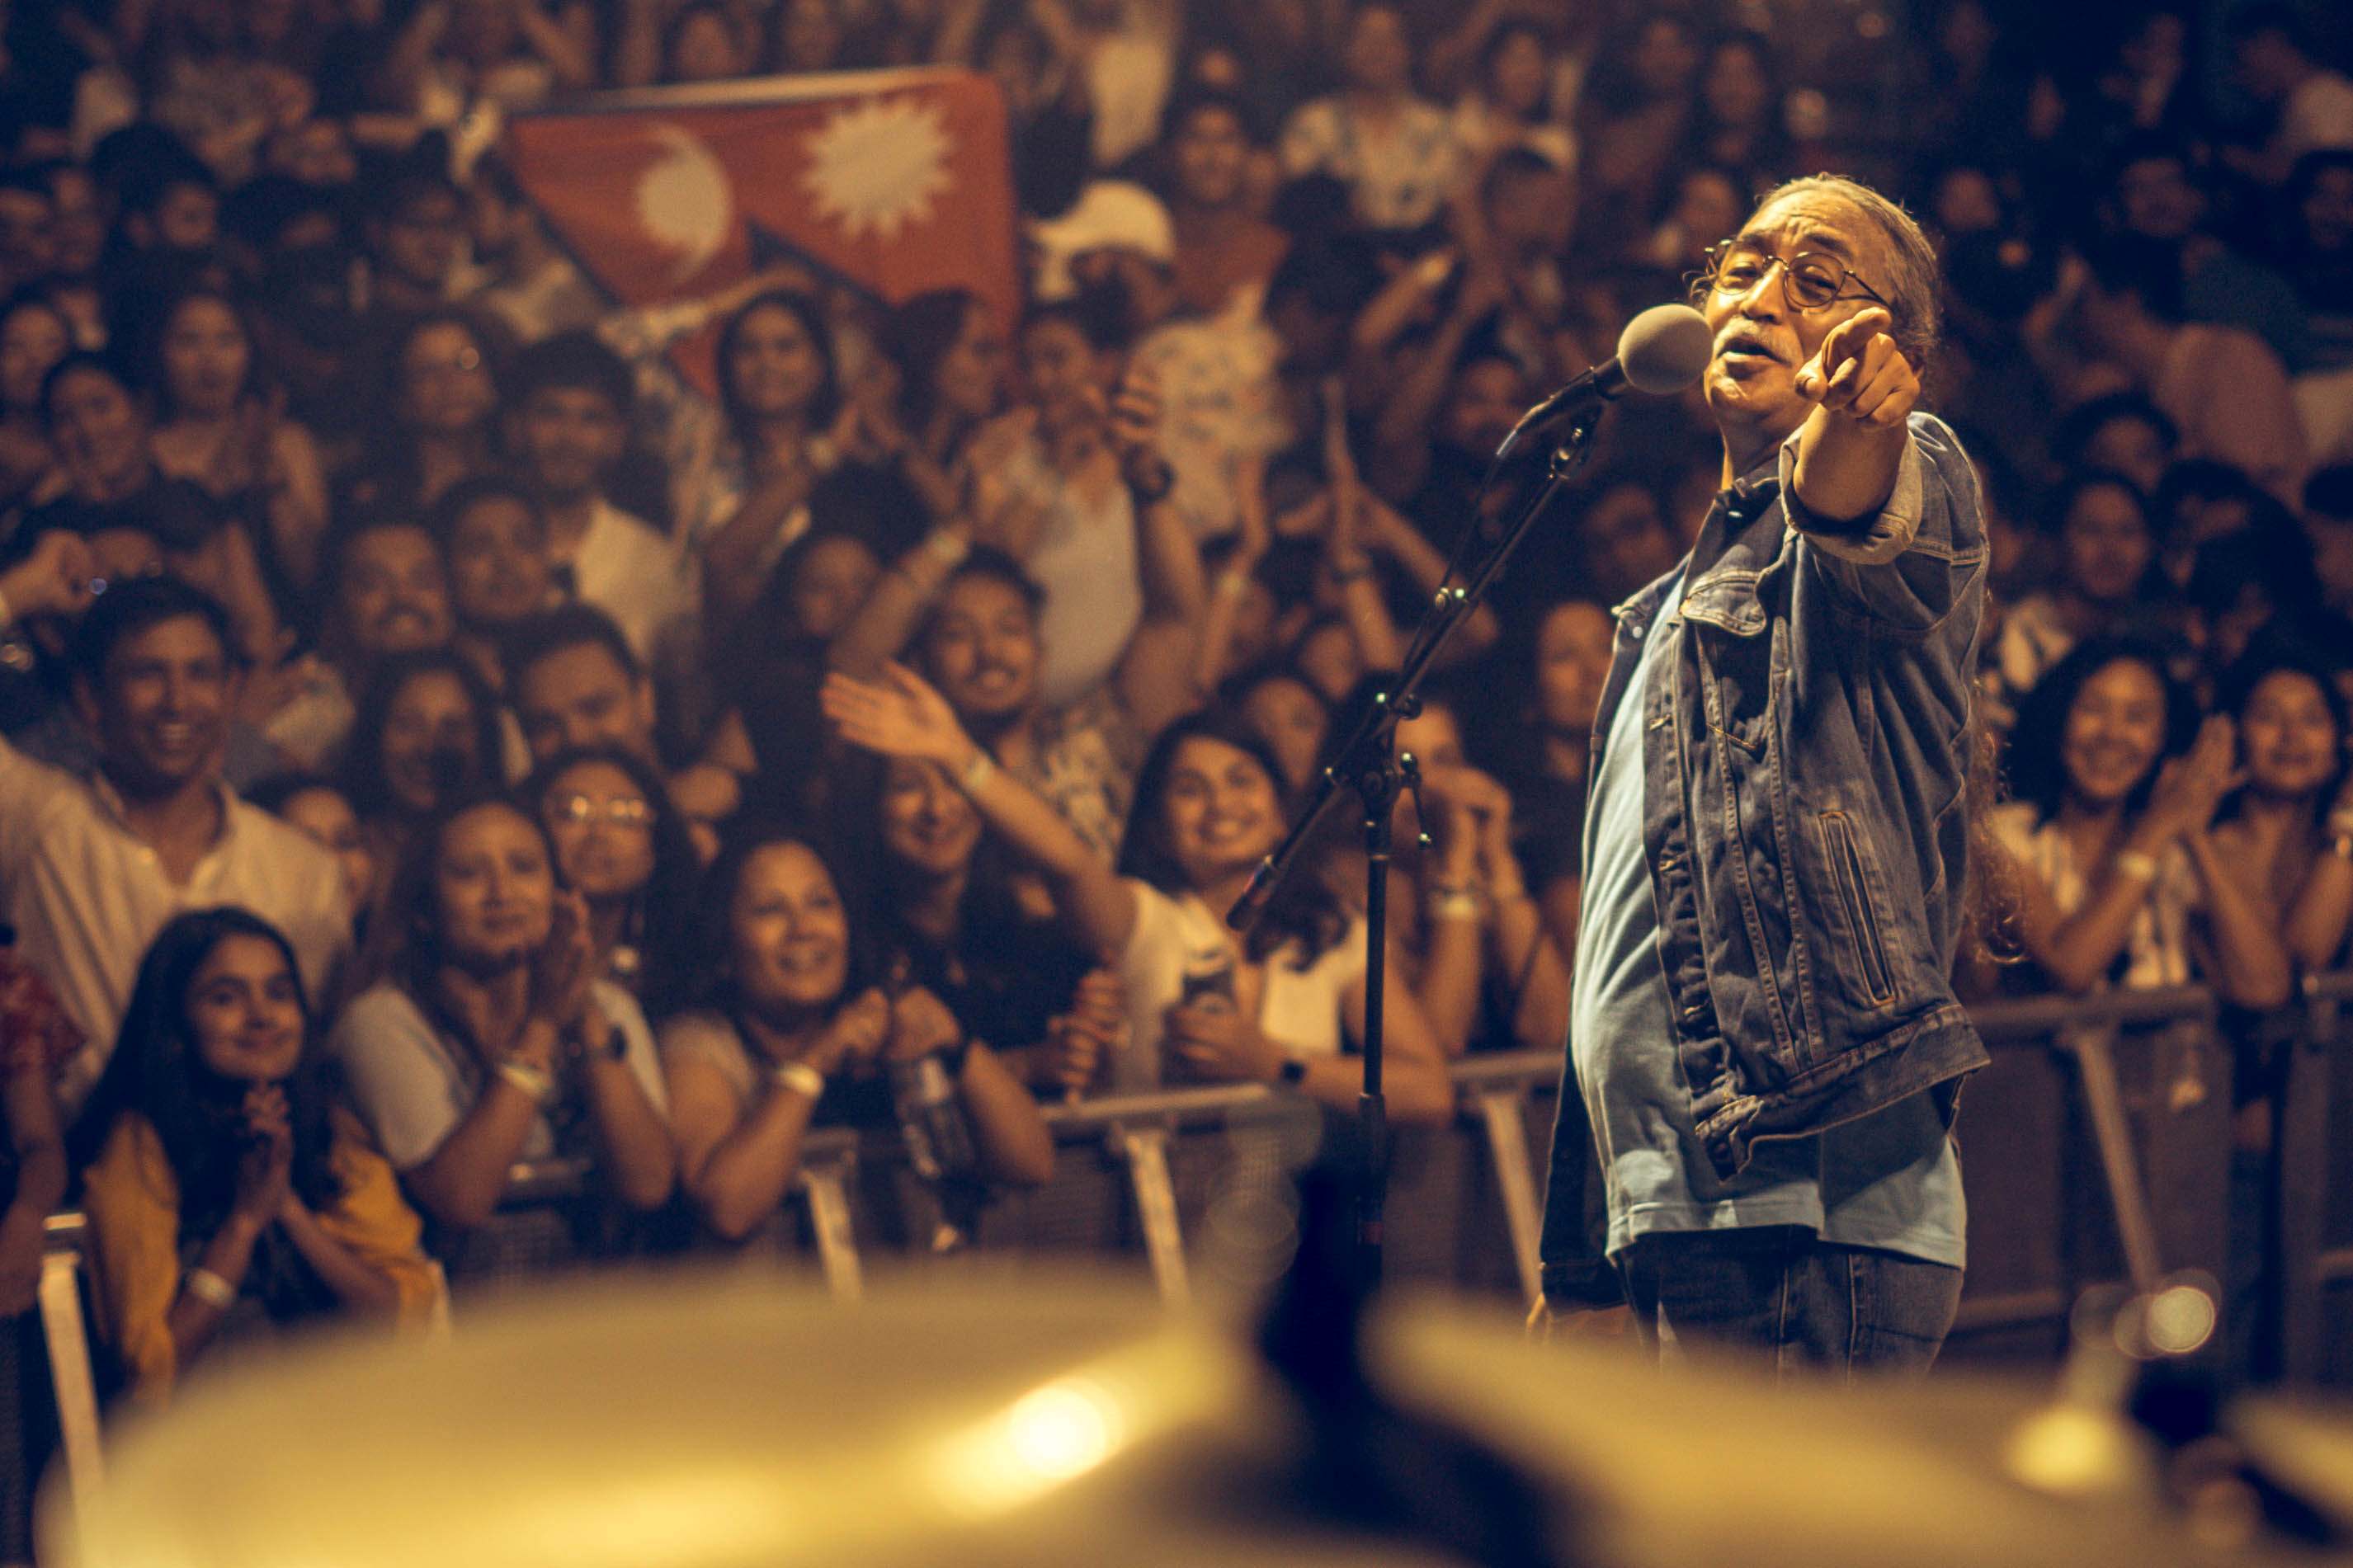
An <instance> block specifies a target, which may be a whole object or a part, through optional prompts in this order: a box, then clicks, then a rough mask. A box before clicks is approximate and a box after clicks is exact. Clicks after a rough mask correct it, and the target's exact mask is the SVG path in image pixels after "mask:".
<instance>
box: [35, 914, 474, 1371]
mask: <svg viewBox="0 0 2353 1568" xmlns="http://www.w3.org/2000/svg"><path fill="white" fill-rule="evenodd" d="M73 1141H74V1148H75V1152H76V1154H77V1155H78V1157H79V1158H78V1163H80V1164H82V1165H83V1166H84V1167H85V1170H84V1174H83V1178H82V1207H83V1210H84V1212H86V1213H87V1214H88V1215H89V1216H90V1238H91V1247H90V1250H91V1264H92V1267H91V1281H92V1284H93V1285H94V1286H95V1287H96V1289H97V1293H98V1304H99V1314H98V1316H99V1324H100V1332H101V1335H102V1337H103V1338H104V1339H105V1341H106V1342H107V1344H108V1346H109V1348H110V1349H111V1350H112V1352H114V1354H115V1356H116V1357H117V1358H118V1360H119V1362H120V1364H121V1373H122V1377H123V1380H124V1382H125V1384H127V1385H128V1387H129V1390H130V1392H131V1393H132V1394H134V1395H136V1396H137V1397H138V1398H139V1399H140V1400H141V1401H142V1403H146V1404H151V1405H153V1404H160V1403H162V1402H163V1401H164V1399H165V1398H167V1397H168V1396H169V1395H170V1394H171V1391H172V1389H173V1386H174V1384H175V1383H176V1382H177V1380H178V1379H179V1377H180V1376H181V1375H182V1374H183V1373H185V1372H186V1371H187V1369H188V1368H189V1367H190V1366H191V1365H193V1364H194V1363H195V1361H196V1360H197V1358H198V1357H200V1356H201V1355H203V1354H204V1352H205V1351H206V1348H207V1347H208V1346H210V1345H211V1344H212V1343H213V1342H214V1341H215V1340H216V1339H217V1338H219V1337H221V1336H222V1335H223V1333H224V1331H225V1330H227V1329H229V1328H231V1327H232V1326H235V1327H240V1328H250V1327H253V1326H256V1325H258V1324H259V1323H260V1322H263V1321H268V1322H274V1323H294V1322H300V1321H308V1320H314V1319H327V1318H334V1317H346V1318H357V1319H374V1320H376V1321H382V1322H385V1323H386V1324H396V1325H397V1326H399V1327H401V1328H404V1329H415V1328H420V1327H423V1326H424V1325H425V1324H426V1323H427V1321H429V1319H430V1317H431V1316H432V1314H433V1312H434V1310H435V1309H436V1308H437V1306H438V1303H439V1301H440V1299H441V1283H440V1276H439V1274H438V1272H437V1271H436V1270H435V1269H434V1268H433V1266H432V1265H431V1263H430V1262H429V1261H428V1260H427V1258H426V1256H425V1253H424V1249H423V1247H422V1246H421V1245H420V1240H419V1237H420V1230H419V1226H418V1223H417V1215H415V1214H414V1213H412V1212H411V1211H410V1209H409V1207H408V1205H406V1203H404V1202H403V1201H402V1199H401V1194H400V1187H399V1184H398V1183H397V1182H396V1180H395V1179H394V1177H393V1173H392V1168H391V1167H390V1166H389V1165H387V1164H386V1163H385V1158H384V1156H383V1155H382V1154H381V1153H380V1152H377V1150H376V1148H375V1145H374V1143H373V1142H371V1141H370V1140H369V1138H368V1136H367V1134H366V1132H365V1131H364V1130H363V1129H362V1128H361V1126H360V1125H359V1123H358V1122H357V1121H354V1120H353V1117H352V1115H351V1113H350V1112H349V1111H347V1110H343V1108H342V1107H341V1106H340V1105H339V1104H337V1103H336V1101H335V1099H334V1089H333V1087H332V1074H331V1071H330V1068H329V1064H328V1062H327V1061H326V1060H325V1059H324V1058H323V1056H322V1052H321V1050H320V1048H319V1044H318V1022H317V1018H316V1016H315V1015H314V1014H313V1013H312V1011H311V1003H310V999H309V998H308V997H307V996H306V995H305V994H303V990H302V980H301V973H299V971H298V970H297V969H296V966H295V963H294V954H293V950H292V949H291V948H290V947H289V946H288V945H287V942H286V939H285V938H284V937H283V936H281V935H280V934H279V931H278V930H277V928H276V927H274V926H272V925H270V924H269V922H268V921H264V920H262V919H261V918H260V917H259V916H258V915H254V914H250V913H248V912H247V911H246V910H240V909H234V908H223V909H216V910H197V911H195V912H194V913H190V914H185V915H181V916H180V917H178V918H177V919H176V920H174V921H172V923H171V924H169V925H167V926H165V927H164V929H163V930H162V931H160V932H158V933H157V934H156V937H155V940H154V942H153V944H152V945H151V946H150V947H149V948H148V950H147V956H146V958H145V959H144V961H142V963H141V964H140V966H139V977H138V979H137V981H136V982H135V983H134V984H133V985H132V994H131V1005H130V1006H129V1008H128V1009H127V1010H126V1012H125V1013H124V1016H123V1022H122V1035H121V1043H120V1044H119V1045H118V1046H117V1047H116V1048H115V1051H114V1055H113V1056H112V1058H110V1059H109V1061H108V1063H107V1067H106V1072H105V1075H104V1076H103V1077H102V1078H100V1079H99V1084H98V1088H97V1089H95V1090H94V1091H93V1092H92V1093H91V1095H90V1101H89V1103H88V1104H87V1105H86V1106H85V1107H84V1108H83V1110H82V1114H81V1119H80V1120H79V1121H78V1122H77V1123H76V1124H75V1127H74V1134H73Z"/></svg>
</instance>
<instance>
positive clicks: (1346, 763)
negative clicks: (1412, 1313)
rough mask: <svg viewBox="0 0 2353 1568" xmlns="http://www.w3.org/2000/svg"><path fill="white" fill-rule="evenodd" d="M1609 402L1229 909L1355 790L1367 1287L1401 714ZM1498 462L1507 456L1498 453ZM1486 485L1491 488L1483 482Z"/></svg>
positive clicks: (1563, 453) (1414, 650) (1554, 455)
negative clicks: (1361, 891)
mask: <svg viewBox="0 0 2353 1568" xmlns="http://www.w3.org/2000/svg"><path fill="white" fill-rule="evenodd" d="M1606 406H1607V405H1606V404H1604V403H1601V402H1596V403H1594V404H1592V405H1590V406H1588V407H1587V408H1585V409H1582V410H1580V411H1579V412H1578V413H1577V414H1576V415H1575V416H1573V417H1572V418H1571V419H1570V421H1569V422H1568V424H1567V426H1566V427H1565V428H1563V430H1562V431H1561V434H1560V436H1559V437H1558V439H1557V440H1556V442H1555V443H1554V445H1553V449H1552V451H1551V453H1550V455H1549V456H1548V457H1547V458H1546V463H1545V482H1544V485H1543V487H1542V488H1541V489H1538V490H1537V491H1536V493H1535V495H1534V496H1532V497H1531V498H1529V500H1528V501H1527V503H1526V504H1525V506H1523V507H1522V508H1521V509H1520V511H1519V513H1518V515H1517V516H1515V517H1514V518H1513V519H1512V521H1511V524H1510V526H1509V527H1508V528H1506V529H1505V530H1504V534H1503V537H1502V538H1501V539H1500V540H1498V541H1497V542H1495V544H1494V545H1493V547H1492V548H1490V549H1489V550H1488V551H1487V552H1486V554H1485V556H1484V557H1483V558H1482V559H1481V560H1480V561H1479V563H1478V564H1477V565H1476V567H1475V568H1473V570H1472V573H1471V574H1470V580H1469V582H1468V583H1466V584H1463V585H1462V586H1461V587H1440V589H1439V590H1438V595H1437V598H1436V600H1435V602H1433V603H1432V604H1431V605H1430V609H1429V610H1428V611H1427V612H1426V613H1425V614H1424V615H1423V616H1422V622H1421V626H1420V627H1419V629H1418V630H1417V631H1416V632H1415V633H1414V638H1413V643H1412V646H1411V647H1409V649H1408V650H1407V652H1406V657H1405V664H1404V668H1401V669H1399V670H1398V675H1397V679H1396V680H1395V682H1394V683H1392V684H1391V685H1390V686H1388V688H1386V689H1382V690H1380V691H1378V692H1376V693H1375V694H1374V697H1373V705H1372V710H1371V711H1370V712H1368V713H1366V715H1365V717H1364V719H1363V721H1361V722H1359V723H1358V725H1357V726H1356V733H1355V734H1353V735H1352V736H1350V737H1349V739H1348V742H1347V744H1346V745H1345V747H1343V748H1342V749H1341V752H1340V753H1339V756H1338V758H1337V759H1336V760H1335V762H1334V763H1333V764H1332V765H1331V766H1330V767H1328V768H1325V769H1324V774H1323V777H1322V779H1321V780H1320V781H1319V782H1318V783H1317V784H1316V786H1315V797H1314V800H1313V801H1312V802H1311V803H1310V804H1309V805H1308V808H1307V811H1306V813H1305V814H1304V815H1303V816H1301V817H1300V819H1299V821H1298V822H1297V823H1296V824H1294V825H1293V827H1292V829H1291V831H1290V832H1289V833H1288V834H1286V835H1285V836H1284V837H1283V840H1282V843H1281V844H1278V845H1277V846H1275V847H1274V851H1273V852H1272V853H1271V854H1270V855H1268V856H1267V858H1265V859H1263V860H1261V861H1260V862H1259V867H1258V869H1257V870H1256V871H1254V872H1252V873H1251V874H1250V886H1249V887H1247V888H1245V889H1243V890H1242V896H1241V897H1240V898H1239V899H1237V900H1234V907H1233V908H1232V909H1230V910H1228V911H1227V912H1226V924H1227V925H1228V926H1229V928H1231V929H1232V930H1234V931H1249V930H1250V927H1251V926H1253V925H1255V924H1256V923H1257V922H1258V920H1259V917H1260V916H1261V914H1263V913H1264V912H1265V910H1266V905H1267V900H1269V899H1270V898H1271V897H1272V895H1273V893H1274V889H1276V888H1277V887H1278V886H1280V885H1281V884H1282V879H1284V878H1285V877H1287V876H1289V875H1291V874H1292V871H1293V866H1294V864H1295V863H1296V862H1297V860H1298V859H1299V856H1300V852H1301V850H1302V849H1303V848H1304V847H1306V844H1307V842H1308V840H1309V839H1310V838H1311V837H1313V836H1314V832H1315V829H1316V826H1318V825H1319V824H1320V823H1321V822H1322V821H1323V820H1324V816H1325V815H1326V814H1327V813H1328V812H1330V811H1331V809H1332V807H1333V803H1334V802H1335V801H1337V800H1338V799H1339V798H1340V794H1341V791H1342V789H1343V788H1345V789H1347V790H1350V791H1353V792H1354V794H1355V795H1356V800H1357V804H1358V805H1359V806H1360V807H1361V811H1362V817H1363V821H1362V831H1363V833H1364V839H1365V1038H1364V1056H1365V1087H1364V1090H1363V1092H1362V1093H1361V1094H1359V1095H1358V1097H1357V1100H1356V1124H1357V1128H1358V1130H1359V1132H1360V1134H1361V1136H1362V1138H1363V1140H1364V1146H1365V1148H1364V1153H1365V1173H1364V1181H1363V1183H1362V1184H1361V1185H1360V1186H1359V1188H1358V1190H1357V1198H1356V1264H1357V1267H1358V1268H1359V1269H1360V1270H1361V1272H1362V1283H1363V1285H1364V1287H1365V1288H1366V1289H1371V1288H1372V1287H1374V1286H1375V1285H1377V1283H1378V1282H1379V1279H1380V1274H1381V1247H1382V1239H1383V1238H1382V1227H1383V1224H1384V1211H1385V1208H1386V1205H1387V1203H1388V1166H1389V1147H1388V1101H1387V1100H1386V1099H1385V1098H1384V1097H1383V1094H1382V1090H1381V1027H1382V1023H1383V1019H1384V1003H1385V997H1386V993H1387V991H1388V906H1389V878H1388V872H1389V851H1390V827H1389V820H1390V817H1391V816H1392V815H1393V813H1394V810H1395V808H1396V805H1397V798H1398V792H1399V791H1401V790H1406V789H1410V790H1413V791H1414V798H1415V800H1416V801H1417V802H1419V799H1420V798H1421V795H1420V788H1419V785H1420V776H1421V775H1420V768H1419V763H1416V761H1415V760H1414V757H1413V755H1412V753H1410V752H1407V753H1405V754H1403V755H1400V754H1399V753H1398V749H1397V727H1398V721H1401V720H1405V719H1410V718H1412V717H1413V716H1414V715H1415V714H1417V713H1419V711H1420V710H1421V699H1420V697H1419V695H1418V693H1419V689H1420V687H1421V682H1422V678H1423V677H1424V676H1426V675H1428V674H1429V672H1430V663H1431V661H1432V660H1434V659H1435V658H1437V657H1438V652H1439V649H1440V648H1441V647H1445V646H1446V639H1447V638H1448V637H1450V636H1451V635H1452V634H1453V632H1454V630H1455V628H1456V627H1457V626H1461V624H1462V623H1463V622H1464V621H1465V620H1467V619H1469V618H1470V616H1471V615H1472V612H1473V611H1475V610H1476V609H1478V607H1479V606H1480V605H1482V604H1483V603H1484V602H1485V601H1486V597H1487V595H1488V593H1489V592H1490V591H1491V590H1492V589H1493V586H1494V584H1495V579H1496V577H1497V576H1498V575H1500V574H1502V572H1503V569H1504V563H1505V562H1507V561H1509V560H1510V559H1511V554H1512V552H1513V551H1514V549H1516V548H1518V546H1519V542H1520V541H1521V540H1522V539H1524V538H1525V537H1526V536H1527V533H1528V531H1529V530H1530V529H1531V528H1533V527H1535V521H1536V519H1537V518H1539V517H1541V516H1542V515H1544V512H1545V510H1546V509H1547V508H1548V507H1550V506H1551V505H1552V503H1553V500H1554V499H1555V498H1556V497H1557V496H1558V495H1559V494H1560V492H1561V490H1562V489H1565V488H1566V487H1567V484H1568V481H1569V480H1570V479H1573V478H1574V477H1575V476H1576V474H1577V470H1578V469H1579V468H1583V467H1584V466H1585V460H1586V458H1588V457H1589V456H1590V455H1591V452H1592V446H1593V431H1594V427H1595V426H1598V425H1599V423H1600V421H1601V412H1602V409H1603V408H1604V407H1606ZM1507 444H1508V443H1507ZM1497 461H1498V463H1499V464H1500V462H1501V455H1500V454H1499V455H1498V459H1497ZM1483 489H1484V487H1482V496H1483ZM1471 526H1472V529H1473V530H1474V531H1475V530H1476V529H1477V528H1478V527H1479V522H1478V520H1477V517H1476V516H1475V511H1474V516H1473V518H1472V524H1471Z"/></svg>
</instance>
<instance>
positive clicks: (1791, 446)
mask: <svg viewBox="0 0 2353 1568" xmlns="http://www.w3.org/2000/svg"><path fill="white" fill-rule="evenodd" d="M1910 434H1911V439H1910V440H1908V441H1906V442H1905V446H1904V456H1903V458H1902V459H1901V461H1899V462H1898V463H1897V465H1896V468H1895V488H1894V489H1893V490H1892V491H1891V492H1890V493H1889V495H1888V497H1887V503H1886V504H1885V505H1884V506H1883V507H1881V508H1880V509H1879V511H1878V513H1877V514H1876V515H1875V516H1873V517H1872V518H1870V519H1868V520H1867V521H1861V522H1849V523H1838V524H1835V525H1834V524H1831V523H1829V522H1827V521H1821V520H1819V519H1816V518H1815V517H1813V516H1812V514H1810V513H1809V512H1808V511H1807V510H1806V508H1805V504H1804V503H1803V502H1802V501H1800V500H1799V499H1798V493H1797V487H1796V484H1795V476H1796V470H1797V463H1798V437H1796V436H1794V435H1793V436H1791V437H1789V438H1788V440H1787V441H1784V442H1783V443H1782V444H1781V473H1780V478H1781V499H1782V504H1783V505H1784V507H1785V508H1786V509H1787V510H1788V519H1789V526H1790V527H1791V528H1792V529H1794V530H1795V531H1797V533H1798V535H1799V540H1800V541H1801V542H1802V548H1801V549H1800V550H1799V556H1800V559H1801V562H1802V565H1803V569H1804V570H1805V571H1807V572H1808V573H1810V574H1812V575H1814V576H1815V577H1816V578H1817V579H1819V580H1820V582H1822V583H1823V584H1825V585H1826V586H1827V587H1828V588H1829V589H1830V591H1831V598H1832V600H1833V601H1834V602H1835V603H1836V604H1837V605H1839V607H1840V608H1841V609H1842V610H1844V611H1845V612H1847V613H1848V614H1851V615H1853V616H1857V617H1859V618H1861V619H1864V620H1868V621H1872V622H1873V623H1876V624H1878V625H1880V626H1886V627H1889V628H1891V629H1895V630H1902V631H1908V632H1914V633H1919V632H1926V631H1930V630H1933V629H1934V628H1935V627H1936V626H1938V625H1939V624H1941V623H1942V622H1943V621H1944V619H1945V617H1946V616H1949V615H1950V614H1952V612H1953V609H1954V607H1955V606H1956V605H1958V604H1959V603H1960V602H1961V599H1962V596H1963V595H1964V594H1966V593H1967V592H1968V588H1969V587H1970V585H1971V584H1973V583H1975V582H1976V580H1977V579H1978V576H1979V575H1980V574H1983V572H1984V571H1985V562H1986V533H1985V516H1984V510H1983V507H1982V505H1981V503H1980V501H1979V500H1978V477H1977V470H1976V469H1975V468H1973V467H1971V466H1970V463H1969V459H1968V454H1967V453H1965V452H1963V451H1962V450H1961V445H1960V442H1959V441H1958V440H1957V439H1956V438H1955V437H1954V435H1953V433H1952V431H1951V430H1950V429H1949V428H1947V426H1946V425H1945V424H1944V422H1943V421H1942V420H1939V419H1937V418H1936V417H1935V416H1931V415H1926V414H1915V415H1913V416H1912V419H1911V430H1910Z"/></svg>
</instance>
